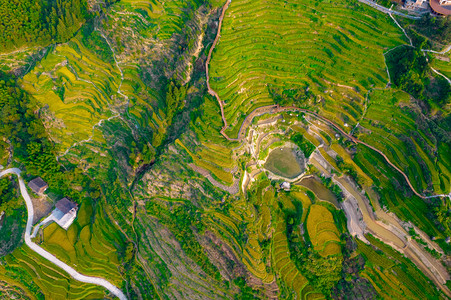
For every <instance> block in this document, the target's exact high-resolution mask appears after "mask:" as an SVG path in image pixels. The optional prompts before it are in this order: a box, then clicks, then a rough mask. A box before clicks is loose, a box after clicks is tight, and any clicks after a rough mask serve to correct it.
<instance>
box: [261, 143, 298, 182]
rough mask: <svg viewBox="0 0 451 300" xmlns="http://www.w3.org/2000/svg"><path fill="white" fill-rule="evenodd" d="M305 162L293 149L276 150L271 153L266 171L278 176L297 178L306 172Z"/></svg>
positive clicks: (282, 148) (266, 163)
mask: <svg viewBox="0 0 451 300" xmlns="http://www.w3.org/2000/svg"><path fill="white" fill-rule="evenodd" d="M303 160H304V159H303V157H302V156H301V155H299V154H296V151H295V150H294V149H293V148H290V147H281V148H276V149H274V150H272V151H271V153H269V156H268V159H267V160H266V162H265V169H267V170H269V171H271V172H272V173H274V174H276V175H278V176H282V177H286V178H295V177H297V176H299V175H301V174H302V173H303V172H304V169H305V167H304V162H303Z"/></svg>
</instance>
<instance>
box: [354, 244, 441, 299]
mask: <svg viewBox="0 0 451 300" xmlns="http://www.w3.org/2000/svg"><path fill="white" fill-rule="evenodd" d="M369 239H370V241H371V243H372V244H373V245H376V246H377V247H378V248H379V249H380V250H382V251H384V253H381V252H376V251H375V250H374V249H373V247H372V246H369V245H366V244H364V243H363V242H361V241H358V242H357V244H358V251H360V252H361V253H363V254H364V255H365V257H366V258H367V264H366V267H365V270H364V271H363V272H362V275H363V277H365V278H367V279H368V280H369V281H370V282H371V284H372V285H373V287H374V288H375V289H376V291H377V292H378V293H379V295H380V296H381V297H383V298H387V299H388V298H391V299H393V298H394V299H401V298H402V299H435V298H439V296H438V292H437V290H436V289H435V288H434V285H433V284H432V283H431V282H429V280H428V279H427V278H426V277H425V276H424V274H422V273H421V272H420V271H419V270H418V269H417V268H416V267H415V266H414V265H413V263H412V262H411V261H409V260H407V259H406V258H405V257H403V256H402V255H401V254H400V253H398V252H396V251H394V250H393V249H391V248H390V247H389V246H386V245H384V244H382V243H381V242H380V241H378V240H376V239H374V238H373V237H369Z"/></svg>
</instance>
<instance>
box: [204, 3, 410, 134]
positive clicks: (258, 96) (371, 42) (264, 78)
mask: <svg viewBox="0 0 451 300" xmlns="http://www.w3.org/2000/svg"><path fill="white" fill-rule="evenodd" d="M402 43H403V36H402V32H401V31H400V30H399V28H397V27H396V25H394V23H393V22H392V20H391V19H390V18H389V17H388V16H386V15H384V14H381V13H379V12H377V11H373V10H370V9H367V8H366V7H363V6H360V5H359V4H356V3H355V4H350V3H349V2H347V1H334V2H331V3H327V4H322V3H320V2H318V1H311V0H296V1H289V2H286V1H268V0H258V1H255V0H252V1H251V0H234V1H232V3H231V4H230V7H229V8H228V10H227V12H226V15H225V18H224V22H223V27H222V32H221V38H220V41H219V43H218V45H217V46H216V48H215V50H214V53H213V58H212V61H211V63H210V78H211V83H210V84H211V86H212V88H213V89H214V90H215V91H216V92H217V93H218V94H219V96H220V98H221V99H222V100H223V101H224V102H225V117H226V119H227V122H228V124H229V125H230V128H228V130H227V133H228V134H229V136H232V137H235V136H236V135H237V132H238V129H239V126H240V125H241V123H242V121H243V120H244V118H245V116H247V115H248V114H249V113H250V112H251V111H252V110H254V109H255V108H257V107H261V106H264V105H269V104H273V99H272V98H271V96H270V93H269V91H268V86H269V85H271V86H274V87H277V88H281V89H284V90H288V89H295V90H296V89H304V88H306V87H307V86H308V87H309V89H310V91H311V92H312V93H313V94H315V95H317V100H319V101H320V102H321V103H322V109H323V110H324V114H325V115H330V117H332V118H333V119H337V118H338V117H340V118H341V119H343V117H342V116H341V115H339V113H338V112H344V114H345V115H346V118H347V119H346V120H342V121H341V123H343V121H344V122H351V123H353V122H356V119H357V118H358V117H359V115H360V114H361V113H362V111H363V109H362V103H363V98H364V97H363V96H362V95H364V93H365V91H366V90H368V89H369V88H371V87H372V86H379V87H384V86H385V85H386V83H387V81H388V77H387V73H386V70H385V68H384V66H385V64H384V57H383V52H385V51H386V50H387V49H389V48H392V47H394V46H396V45H399V44H402ZM334 84H340V85H341V86H338V85H336V86H334ZM327 90H329V91H327ZM332 90H334V91H333V92H332ZM356 91H360V92H356ZM343 94H346V96H343ZM348 119H349V120H348Z"/></svg>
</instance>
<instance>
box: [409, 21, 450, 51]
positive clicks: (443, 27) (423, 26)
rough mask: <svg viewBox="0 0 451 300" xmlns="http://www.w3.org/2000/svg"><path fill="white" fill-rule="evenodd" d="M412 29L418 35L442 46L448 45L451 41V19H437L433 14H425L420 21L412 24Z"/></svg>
mask: <svg viewBox="0 0 451 300" xmlns="http://www.w3.org/2000/svg"><path fill="white" fill-rule="evenodd" d="M412 27H413V28H414V30H415V31H417V32H418V33H420V34H422V35H424V36H427V37H428V38H430V39H431V40H432V41H434V42H438V43H440V44H442V45H448V44H449V42H450V41H451V18H450V17H436V16H433V15H431V14H424V15H423V17H422V18H421V19H420V20H419V21H417V22H415V23H414V24H412Z"/></svg>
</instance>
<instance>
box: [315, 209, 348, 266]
mask: <svg viewBox="0 0 451 300" xmlns="http://www.w3.org/2000/svg"><path fill="white" fill-rule="evenodd" d="M307 232H308V234H309V237H310V241H311V242H312V244H313V249H314V250H316V251H318V252H319V254H320V255H321V256H323V257H327V256H330V255H336V254H341V247H340V232H339V231H338V229H337V226H336V225H335V223H334V218H333V216H332V213H330V212H329V210H328V209H327V208H326V207H324V206H322V205H318V204H313V205H312V206H310V211H309V214H308V217H307Z"/></svg>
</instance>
